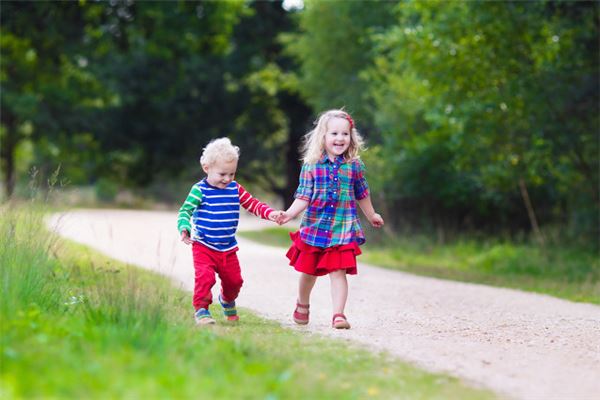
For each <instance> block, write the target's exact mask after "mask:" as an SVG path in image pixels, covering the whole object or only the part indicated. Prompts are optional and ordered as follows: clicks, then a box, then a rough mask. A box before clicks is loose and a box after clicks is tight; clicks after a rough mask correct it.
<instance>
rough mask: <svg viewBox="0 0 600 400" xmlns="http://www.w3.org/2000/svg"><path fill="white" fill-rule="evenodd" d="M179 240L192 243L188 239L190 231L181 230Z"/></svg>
mask: <svg viewBox="0 0 600 400" xmlns="http://www.w3.org/2000/svg"><path fill="white" fill-rule="evenodd" d="M181 241H182V242H183V243H185V244H192V239H190V233H189V232H188V231H181Z"/></svg>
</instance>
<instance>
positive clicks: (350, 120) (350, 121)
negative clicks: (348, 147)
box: [346, 113, 354, 130]
mask: <svg viewBox="0 0 600 400" xmlns="http://www.w3.org/2000/svg"><path fill="white" fill-rule="evenodd" d="M346 119H347V120H348V122H349V123H350V130H352V129H354V120H353V119H352V117H351V116H350V114H348V113H346Z"/></svg>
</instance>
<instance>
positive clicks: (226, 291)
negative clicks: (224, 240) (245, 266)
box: [217, 251, 244, 303]
mask: <svg viewBox="0 0 600 400" xmlns="http://www.w3.org/2000/svg"><path fill="white" fill-rule="evenodd" d="M219 261H220V262H219V264H218V265H217V273H218V274H219V278H220V279H221V298H222V300H223V302H225V303H232V302H234V301H235V299H237V297H238V294H239V293H240V289H241V288H242V285H243V284H244V280H243V279H242V271H241V268H240V262H239V260H238V257H237V251H232V252H227V253H225V254H223V255H222V259H221V260H219Z"/></svg>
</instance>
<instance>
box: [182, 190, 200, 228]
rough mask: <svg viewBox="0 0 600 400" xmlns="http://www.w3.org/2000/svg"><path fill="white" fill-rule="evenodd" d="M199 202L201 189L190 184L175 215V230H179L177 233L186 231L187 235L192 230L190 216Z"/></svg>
mask: <svg viewBox="0 0 600 400" xmlns="http://www.w3.org/2000/svg"><path fill="white" fill-rule="evenodd" d="M200 203H202V191H201V190H200V188H198V187H197V186H196V185H194V186H192V189H191V190H190V193H189V194H188V196H187V198H186V199H185V201H184V202H183V204H182V206H181V208H180V209H179V214H178V215H177V230H178V231H179V234H181V233H182V232H184V231H186V232H187V236H188V237H189V234H190V232H191V231H192V224H191V222H190V218H191V217H192V213H193V212H194V210H195V209H196V207H198V206H199V205H200Z"/></svg>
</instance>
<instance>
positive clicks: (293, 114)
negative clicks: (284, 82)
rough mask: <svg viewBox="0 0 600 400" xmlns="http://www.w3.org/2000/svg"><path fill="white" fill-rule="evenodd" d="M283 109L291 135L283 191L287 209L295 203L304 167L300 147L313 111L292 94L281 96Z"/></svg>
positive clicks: (282, 94)
mask: <svg viewBox="0 0 600 400" xmlns="http://www.w3.org/2000/svg"><path fill="white" fill-rule="evenodd" d="M279 100H280V105H281V109H282V110H283V111H284V112H285V113H286V115H287V116H288V118H289V134H288V143H287V152H286V167H285V174H286V185H285V188H284V189H283V191H282V194H281V196H282V200H283V207H284V209H287V208H288V207H289V206H290V205H291V204H292V202H293V201H294V193H295V192H296V188H297V187H298V178H299V175H300V169H301V167H302V165H301V162H300V145H301V143H302V137H303V136H304V135H305V134H306V133H307V132H308V129H307V127H308V126H309V125H308V121H310V116H311V113H312V111H311V109H310V108H309V107H308V106H307V105H306V104H305V103H304V102H303V101H302V99H301V98H300V97H299V96H298V95H296V94H291V93H285V92H284V93H281V94H280V96H279Z"/></svg>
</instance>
